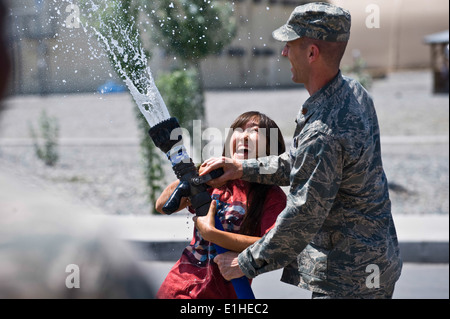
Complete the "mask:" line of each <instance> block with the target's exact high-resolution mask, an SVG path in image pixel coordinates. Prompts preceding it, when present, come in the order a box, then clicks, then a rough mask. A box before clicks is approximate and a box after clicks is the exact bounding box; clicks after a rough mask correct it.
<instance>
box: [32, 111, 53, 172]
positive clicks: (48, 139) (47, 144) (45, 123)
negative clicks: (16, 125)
mask: <svg viewBox="0 0 450 319" xmlns="http://www.w3.org/2000/svg"><path fill="white" fill-rule="evenodd" d="M39 128H40V134H37V133H36V131H35V130H34V128H33V127H32V126H31V125H30V135H31V138H32V139H33V145H34V149H35V153H36V156H37V157H38V158H39V159H40V160H42V161H43V162H44V163H45V165H47V166H54V165H55V164H56V163H57V162H58V159H59V155H58V136H59V124H58V120H57V119H56V118H55V117H49V116H48V115H47V112H45V110H43V111H42V112H41V116H40V118H39ZM40 140H42V142H43V145H41V144H40V143H39V141H40Z"/></svg>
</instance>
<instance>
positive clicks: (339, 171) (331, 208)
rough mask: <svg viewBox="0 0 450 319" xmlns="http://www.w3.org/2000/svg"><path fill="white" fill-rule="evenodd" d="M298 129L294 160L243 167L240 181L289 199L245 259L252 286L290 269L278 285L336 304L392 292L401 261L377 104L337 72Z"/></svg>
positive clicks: (261, 160) (276, 159)
mask: <svg viewBox="0 0 450 319" xmlns="http://www.w3.org/2000/svg"><path fill="white" fill-rule="evenodd" d="M296 123H297V127H296V131H295V135H294V140H293V143H292V146H291V149H290V151H289V152H287V153H284V154H282V155H281V156H269V157H265V158H259V159H256V160H248V161H245V162H244V164H243V168H244V178H243V179H245V180H248V181H251V182H259V183H266V184H272V183H275V184H278V185H290V191H289V195H288V199H287V206H286V209H285V210H284V211H283V212H282V213H281V214H280V215H279V217H278V219H277V222H276V225H275V227H274V229H272V230H271V231H270V232H269V233H267V234H266V235H265V236H264V237H263V238H262V239H261V240H260V241H258V242H256V243H255V244H253V245H252V246H250V247H249V248H248V249H246V250H245V251H244V252H242V253H241V254H240V255H239V259H238V260H239V265H240V268H241V269H242V271H243V272H244V273H245V275H246V276H247V277H249V278H253V277H255V276H257V275H259V274H261V273H265V272H268V271H272V270H275V269H279V268H282V267H284V272H283V276H282V279H281V280H282V281H284V282H287V283H290V284H294V285H298V286H299V287H302V288H306V289H309V290H312V291H313V292H317V293H324V294H329V295H334V296H342V297H345V296H373V295H376V294H377V291H380V292H381V291H389V290H390V291H391V292H392V290H393V287H394V284H395V282H396V281H397V279H398V278H399V276H400V272H401V268H402V261H401V259H400V257H399V248H398V242H397V235H396V230H395V226H394V223H393V219H392V215H391V202H390V199H389V192H388V183H387V180H386V176H385V174H384V171H383V166H382V161H381V149H380V132H379V127H378V120H377V116H376V112H375V108H374V105H373V101H372V99H371V97H370V96H369V94H368V93H367V91H366V90H364V88H363V87H362V86H361V85H360V84H359V83H358V82H356V81H354V80H352V79H349V78H346V77H344V76H342V74H341V73H340V72H339V74H338V75H337V76H336V77H335V78H334V79H333V80H332V81H331V82H330V83H328V84H327V85H326V86H325V87H323V88H322V89H321V90H319V91H318V92H316V93H315V94H313V95H312V96H311V97H310V98H309V99H308V100H307V101H306V102H305V104H304V105H303V108H302V109H301V110H300V112H299V115H298V116H297V119H296ZM375 271H377V272H376V273H375ZM372 272H373V273H372ZM378 274H379V276H378ZM371 275H372V277H370V276H371ZM374 276H378V278H376V279H375V278H374ZM368 283H369V284H368ZM378 284H379V285H378Z"/></svg>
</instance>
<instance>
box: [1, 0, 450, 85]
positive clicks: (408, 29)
mask: <svg viewBox="0 0 450 319" xmlns="http://www.w3.org/2000/svg"><path fill="white" fill-rule="evenodd" d="M9 2H10V6H11V7H12V14H11V17H10V18H11V23H10V26H11V28H10V30H9V35H10V39H11V43H12V44H11V50H12V56H13V58H14V66H15V67H14V74H13V80H12V84H11V88H10V91H11V93H12V94H51V93H77V92H92V91H96V90H97V88H98V87H99V86H101V85H103V84H104V83H105V82H107V81H109V80H111V79H113V80H116V81H118V79H117V76H116V75H115V72H114V70H113V69H112V68H111V66H110V64H109V61H108V59H107V58H106V57H105V56H98V57H94V56H93V54H92V52H93V51H97V52H99V51H98V49H99V48H98V45H97V43H96V41H95V39H89V38H88V36H87V35H86V34H85V33H84V31H83V29H82V28H76V27H72V28H68V26H67V25H66V23H65V22H66V21H67V19H69V18H70V15H71V14H73V10H72V9H71V8H68V6H67V3H66V2H64V1H56V2H54V1H53V0H10V1H9ZM76 2H77V0H74V3H75V4H76ZM306 2H310V1H304V0H303V1H302V0H297V1H296V0H236V1H234V6H235V11H234V12H235V16H236V19H237V21H238V27H239V28H238V34H237V36H236V38H235V39H234V41H233V42H232V43H231V45H230V46H228V47H227V48H226V49H225V50H224V51H223V52H222V53H221V54H220V55H217V56H212V57H209V58H208V59H206V60H205V61H204V62H203V63H202V72H203V79H204V82H205V83H204V84H205V88H207V89H208V88H209V89H212V88H220V89H235V88H268V87H270V88H273V87H277V86H290V85H292V83H291V81H290V78H291V76H290V66H289V62H288V61H287V60H286V59H284V58H282V57H281V56H280V53H281V50H282V48H283V43H280V42H277V41H275V40H273V39H272V36H271V33H272V31H273V30H274V29H276V28H278V27H279V26H281V25H282V24H284V23H285V22H286V20H287V19H288V18H289V15H290V13H291V12H292V10H293V9H294V8H295V7H296V6H297V5H300V4H303V3H306ZM330 2H332V3H335V4H337V5H339V6H342V7H344V8H347V9H348V10H350V12H351V13H352V19H353V26H352V36H351V40H350V43H349V47H348V50H347V53H346V55H345V57H344V61H343V65H351V64H352V63H353V59H354V57H355V56H359V57H362V58H363V59H364V61H365V62H366V63H367V67H368V69H369V70H370V71H371V72H372V73H373V74H375V75H384V74H386V73H388V72H391V71H394V70H398V69H405V68H424V67H430V66H431V54H430V49H429V47H428V46H427V45H426V44H425V43H424V37H425V36H426V35H429V34H432V33H436V32H440V31H444V30H448V28H449V27H448V25H449V20H448V16H449V4H448V2H447V1H445V0H429V1H427V2H423V1H420V0H407V1H406V0H358V1H355V0H332V1H330ZM148 38H150V35H148ZM150 48H151V51H152V55H153V58H152V61H151V68H152V70H153V73H154V74H155V75H156V76H157V75H158V74H159V73H160V72H162V71H165V70H168V69H170V67H171V65H172V64H173V63H174V62H173V57H169V56H166V55H165V54H164V52H161V50H159V49H154V48H156V45H150ZM97 55H98V54H97Z"/></svg>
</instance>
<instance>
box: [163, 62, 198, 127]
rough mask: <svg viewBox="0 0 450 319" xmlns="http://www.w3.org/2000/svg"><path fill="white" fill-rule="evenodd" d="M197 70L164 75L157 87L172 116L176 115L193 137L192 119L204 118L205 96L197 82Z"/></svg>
mask: <svg viewBox="0 0 450 319" xmlns="http://www.w3.org/2000/svg"><path fill="white" fill-rule="evenodd" d="M197 78H198V74H197V70H196V69H195V68H191V69H189V70H186V71H185V70H176V71H173V72H170V73H165V74H162V75H161V76H160V77H159V78H158V81H157V86H158V88H159V90H160V92H161V94H162V95H163V96H165V97H166V99H165V101H166V103H167V106H168V108H169V112H170V114H176V117H177V119H178V122H179V123H180V125H181V126H182V127H184V128H186V129H187V130H188V131H189V132H190V133H191V136H192V119H199V118H201V117H202V115H203V113H204V111H203V94H202V92H201V89H200V86H199V83H198V81H197Z"/></svg>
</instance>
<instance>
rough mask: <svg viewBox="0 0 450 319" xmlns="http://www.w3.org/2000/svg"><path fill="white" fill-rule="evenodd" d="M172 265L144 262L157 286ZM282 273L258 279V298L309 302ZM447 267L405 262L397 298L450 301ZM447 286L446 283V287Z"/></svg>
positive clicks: (445, 265) (303, 293) (254, 286)
mask: <svg viewBox="0 0 450 319" xmlns="http://www.w3.org/2000/svg"><path fill="white" fill-rule="evenodd" d="M173 264H174V263H172V262H143V263H142V264H141V265H142V266H143V267H144V269H146V270H147V271H148V273H149V276H150V277H151V278H152V280H153V282H155V285H160V284H161V283H162V281H163V280H164V278H165V276H166V275H167V273H168V272H169V270H170V268H171V267H172V266H173ZM281 273H282V271H281V270H277V271H273V272H270V273H267V274H263V275H261V276H259V277H256V278H255V279H254V281H253V284H252V288H253V292H254V294H255V297H256V298H257V299H310V298H311V292H309V291H307V290H304V289H300V288H298V287H295V286H292V285H287V284H285V283H283V282H281V281H280V278H281ZM448 280H449V267H448V264H414V263H406V264H405V265H404V267H403V272H402V276H401V277H400V279H399V281H398V282H397V285H396V288H395V292H394V296H393V298H394V299H448V298H449V287H448ZM443 283H447V284H443Z"/></svg>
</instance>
